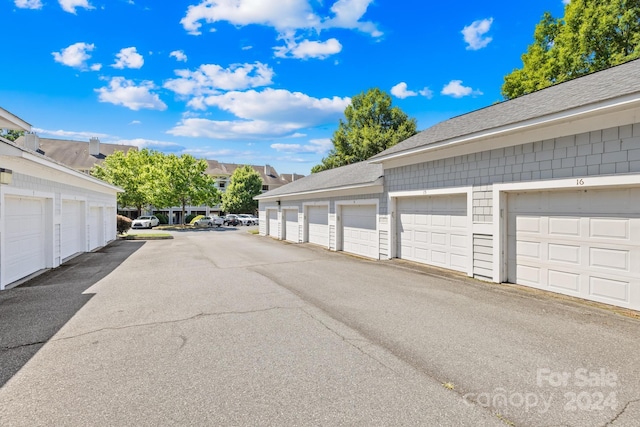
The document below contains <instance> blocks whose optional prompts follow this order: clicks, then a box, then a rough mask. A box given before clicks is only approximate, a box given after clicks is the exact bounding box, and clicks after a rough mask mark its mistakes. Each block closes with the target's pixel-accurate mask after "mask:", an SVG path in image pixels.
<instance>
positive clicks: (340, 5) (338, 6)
mask: <svg viewBox="0 0 640 427" xmlns="http://www.w3.org/2000/svg"><path fill="white" fill-rule="evenodd" d="M372 2H373V0H338V1H336V2H335V3H334V4H333V6H331V12H333V13H334V17H333V18H330V19H327V20H325V21H324V22H323V24H322V27H323V28H345V29H350V30H351V29H353V30H358V31H362V32H363V33H367V34H369V35H371V36H372V37H381V36H382V35H383V33H382V32H381V31H380V30H378V28H377V27H376V25H375V24H374V23H373V22H369V21H365V22H362V21H360V19H362V17H363V16H364V14H365V13H366V12H367V8H368V7H369V5H370V4H371V3H372Z"/></svg>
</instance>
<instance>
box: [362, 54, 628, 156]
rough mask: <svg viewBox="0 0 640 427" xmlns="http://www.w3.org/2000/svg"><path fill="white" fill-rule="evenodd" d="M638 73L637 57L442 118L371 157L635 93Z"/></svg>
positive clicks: (399, 151) (386, 154)
mask: <svg viewBox="0 0 640 427" xmlns="http://www.w3.org/2000/svg"><path fill="white" fill-rule="evenodd" d="M638 76H640V59H638V60H634V61H629V62H627V63H624V64H621V65H618V66H615V67H612V68H608V69H606V70H602V71H598V72H595V73H592V74H588V75H586V76H583V77H580V78H576V79H574V80H570V81H567V82H563V83H560V84H557V85H554V86H550V87H547V88H545V89H541V90H539V91H536V92H533V93H530V94H528V95H523V96H520V97H518V98H514V99H511V100H509V101H504V102H501V103H499V104H495V105H491V106H489V107H485V108H482V109H480V110H476V111H472V112H470V113H467V114H464V115H461V116H457V117H453V118H451V119H449V120H445V121H444V122H440V123H438V124H436V125H434V126H432V127H430V128H428V129H426V130H424V131H422V132H420V133H418V134H416V135H414V136H412V137H411V138H407V139H406V140H404V141H402V142H400V143H398V144H396V145H395V146H393V147H391V148H389V149H387V150H385V151H383V152H381V153H379V154H377V155H375V156H372V157H371V160H375V159H377V158H379V157H385V156H388V155H390V154H396V153H401V152H403V151H407V150H411V149H414V148H418V147H423V146H428V145H431V144H435V143H439V142H442V141H446V140H449V139H453V138H457V137H461V136H465V135H470V134H473V133H476V132H482V131H487V130H490V129H495V128H498V127H501V126H507V125H512V124H515V123H520V122H524V121H526V120H530V119H535V118H538V117H544V116H547V115H550V114H555V113H560V112H563V111H567V110H571V109H574V108H579V107H583V106H587V105H590V104H594V103H597V102H601V101H605V100H608V99H612V98H616V97H620V96H624V95H630V94H633V93H638V92H640V78H638Z"/></svg>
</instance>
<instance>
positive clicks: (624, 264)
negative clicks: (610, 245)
mask: <svg viewBox="0 0 640 427" xmlns="http://www.w3.org/2000/svg"><path fill="white" fill-rule="evenodd" d="M629 258H630V253H629V251H625V250H619V249H606V248H589V266H590V267H596V268H598V267H600V268H606V269H612V270H621V271H629V266H630V265H629Z"/></svg>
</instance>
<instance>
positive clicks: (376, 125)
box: [311, 88, 416, 173]
mask: <svg viewBox="0 0 640 427" xmlns="http://www.w3.org/2000/svg"><path fill="white" fill-rule="evenodd" d="M344 116H345V120H344V121H343V120H342V119H340V123H339V124H338V129H337V130H336V131H335V132H334V133H333V138H332V139H331V142H332V143H333V148H332V149H331V151H329V154H328V155H327V157H325V158H324V159H322V163H321V164H319V165H316V166H314V167H313V169H311V172H314V173H315V172H320V171H323V170H327V169H333V168H337V167H339V166H344V165H348V164H351V163H356V162H359V161H362V160H366V159H368V158H369V157H371V156H373V155H375V154H378V153H379V152H381V151H384V150H386V149H387V148H389V147H392V146H394V145H396V144H397V143H398V142H400V141H403V140H405V139H407V138H409V137H410V136H413V135H415V134H416V119H413V118H409V117H408V116H407V115H406V114H405V113H404V112H403V111H402V110H401V109H400V108H399V107H392V105H391V96H389V95H388V94H387V93H385V92H383V91H381V90H380V89H378V88H373V89H369V90H368V91H367V92H366V93H365V92H363V93H360V94H358V95H356V96H354V97H353V98H352V99H351V104H349V105H348V106H347V108H346V109H345V110H344Z"/></svg>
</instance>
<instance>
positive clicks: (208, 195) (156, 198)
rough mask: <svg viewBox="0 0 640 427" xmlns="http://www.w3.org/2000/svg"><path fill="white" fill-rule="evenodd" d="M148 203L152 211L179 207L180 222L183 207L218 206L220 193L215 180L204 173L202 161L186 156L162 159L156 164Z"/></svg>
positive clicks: (205, 165) (183, 216)
mask: <svg viewBox="0 0 640 427" xmlns="http://www.w3.org/2000/svg"><path fill="white" fill-rule="evenodd" d="M157 164H158V165H159V166H160V168H159V169H157V170H156V172H157V175H156V176H155V179H154V181H155V182H154V189H153V198H152V204H153V205H154V206H155V207H156V208H168V207H171V206H182V218H183V222H184V218H185V208H186V206H199V205H208V206H214V205H217V204H218V203H220V192H219V191H218V189H217V188H216V187H215V180H214V179H213V178H212V177H211V176H210V175H208V174H207V173H206V171H207V168H208V167H209V165H208V164H207V162H206V160H202V159H201V160H197V159H196V158H195V157H193V156H191V155H190V154H183V155H181V156H180V157H178V156H176V155H175V154H170V155H168V156H162V157H161V158H160V159H159V160H158V163H157Z"/></svg>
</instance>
